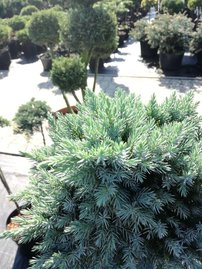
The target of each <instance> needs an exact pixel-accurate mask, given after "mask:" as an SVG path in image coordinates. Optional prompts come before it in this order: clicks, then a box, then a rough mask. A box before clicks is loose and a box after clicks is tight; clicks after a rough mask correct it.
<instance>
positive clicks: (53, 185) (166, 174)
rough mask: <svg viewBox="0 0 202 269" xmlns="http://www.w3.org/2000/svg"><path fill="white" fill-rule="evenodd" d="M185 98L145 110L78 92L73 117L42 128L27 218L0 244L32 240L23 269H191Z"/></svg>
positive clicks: (199, 238)
mask: <svg viewBox="0 0 202 269" xmlns="http://www.w3.org/2000/svg"><path fill="white" fill-rule="evenodd" d="M196 107H197V104H195V103H194V101H193V94H191V93H189V94H187V95H185V96H184V97H181V98H178V97H177V96H176V95H175V94H174V95H172V96H171V97H170V98H168V99H166V100H165V101H164V102H163V103H162V104H158V103H157V101H156V99H155V97H154V96H153V97H152V99H151V100H150V102H149V103H148V104H147V105H146V106H145V105H143V103H142V102H141V100H140V98H137V97H135V96H134V95H126V94H125V93H124V92H122V91H117V92H116V94H115V96H114V98H110V97H107V96H106V95H105V94H104V93H100V94H99V95H98V96H95V95H94V94H93V93H92V92H90V91H88V92H87V96H86V101H85V103H84V104H82V105H79V113H78V114H77V115H75V114H71V115H67V116H58V119H57V120H56V119H55V118H53V117H51V118H50V126H51V129H50V135H51V138H52V140H53V145H52V146H51V147H44V148H42V149H40V150H36V151H34V152H33V153H32V155H31V157H32V159H34V160H35V161H36V166H35V169H34V170H33V173H32V176H31V178H30V184H29V186H28V187H27V188H26V189H25V190H24V191H23V192H22V193H21V194H19V195H17V198H18V200H20V199H22V200H23V201H27V202H29V203H31V204H32V208H31V209H30V210H28V214H29V215H30V216H31V217H29V218H18V222H19V223H20V224H21V226H20V228H19V229H18V230H16V231H15V232H12V231H9V232H5V233H4V237H11V236H14V235H15V236H18V237H20V238H21V242H26V241H30V240H31V239H33V238H35V239H36V238H40V240H41V242H40V243H39V245H38V246H37V248H38V249H39V250H40V253H41V254H40V255H39V256H38V257H36V259H35V260H34V261H33V263H32V266H31V268H32V269H42V268H43V269H44V268H45V269H70V268H74V269H87V268H88V269H145V268H146V266H147V264H148V263H152V264H153V265H154V268H155V269H162V268H163V269H167V268H172V269H174V268H175V269H178V268H179V269H182V268H184V269H185V268H186V269H187V268H189V269H196V268H201V262H202V255H201V254H202V253H201V251H202V243H201V242H202V224H201V223H202V215H201V212H202V187H201V183H202V154H201V153H202V152H201V151H202V141H201V137H202V136H201V118H200V117H199V116H198V114H197V112H196Z"/></svg>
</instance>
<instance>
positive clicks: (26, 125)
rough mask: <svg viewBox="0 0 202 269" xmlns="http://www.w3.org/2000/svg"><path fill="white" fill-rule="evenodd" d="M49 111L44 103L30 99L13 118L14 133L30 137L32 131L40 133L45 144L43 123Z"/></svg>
mask: <svg viewBox="0 0 202 269" xmlns="http://www.w3.org/2000/svg"><path fill="white" fill-rule="evenodd" d="M50 111H51V109H50V107H49V106H48V105H47V104H46V102H43V101H39V100H35V99H34V98H32V99H31V100H30V101H29V102H27V103H26V104H23V105H21V106H20V107H19V108H18V111H17V113H16V115H15V117H14V122H15V123H16V130H15V131H16V132H18V133H25V134H28V135H30V134H31V135H32V134H33V133H34V131H40V132H41V134H42V137H43V143H44V145H45V144H46V141H45V136H44V130H43V125H42V123H43V121H44V120H45V119H47V117H48V113H49V112H50Z"/></svg>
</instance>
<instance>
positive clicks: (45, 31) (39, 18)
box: [28, 10, 60, 58]
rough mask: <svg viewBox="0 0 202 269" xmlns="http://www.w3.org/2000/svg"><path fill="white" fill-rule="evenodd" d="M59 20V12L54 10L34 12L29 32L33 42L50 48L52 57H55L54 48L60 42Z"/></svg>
mask: <svg viewBox="0 0 202 269" xmlns="http://www.w3.org/2000/svg"><path fill="white" fill-rule="evenodd" d="M59 30H60V26H59V21H58V16H57V12H54V11H53V10H42V11H40V12H37V13H35V14H33V16H32V18H31V20H30V23H29V26H28V34H29V37H30V39H31V40H32V42H33V43H35V44H37V45H40V46H43V45H45V46H46V47H47V49H49V50H50V54H51V58H53V57H54V48H55V46H56V45H57V44H58V43H59Z"/></svg>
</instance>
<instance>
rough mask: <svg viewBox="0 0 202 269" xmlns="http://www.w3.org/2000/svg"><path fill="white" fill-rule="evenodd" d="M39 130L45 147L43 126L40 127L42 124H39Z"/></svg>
mask: <svg viewBox="0 0 202 269" xmlns="http://www.w3.org/2000/svg"><path fill="white" fill-rule="evenodd" d="M40 129H41V134H42V137H43V144H44V146H45V145H46V140H45V135H44V131H43V125H42V122H41V124H40Z"/></svg>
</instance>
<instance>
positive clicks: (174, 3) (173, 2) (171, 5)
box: [161, 0, 186, 14]
mask: <svg viewBox="0 0 202 269" xmlns="http://www.w3.org/2000/svg"><path fill="white" fill-rule="evenodd" d="M185 6H186V5H185V1H184V0H162V1H161V9H162V10H163V11H164V12H169V13H170V14H173V13H179V12H182V11H183V9H184V8H185Z"/></svg>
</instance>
